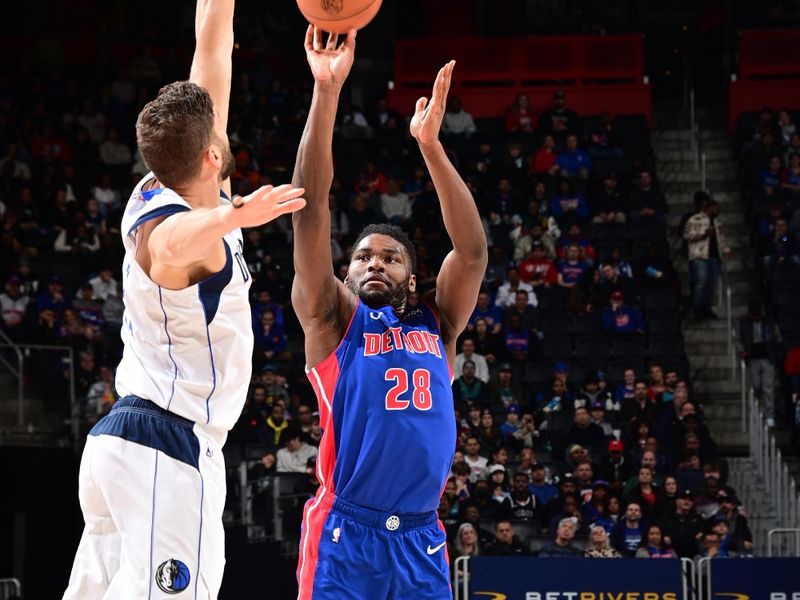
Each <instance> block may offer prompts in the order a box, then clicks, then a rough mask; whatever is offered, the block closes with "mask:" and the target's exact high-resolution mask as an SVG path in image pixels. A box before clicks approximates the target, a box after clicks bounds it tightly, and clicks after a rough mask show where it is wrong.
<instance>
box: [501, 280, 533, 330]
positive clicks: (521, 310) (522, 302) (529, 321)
mask: <svg viewBox="0 0 800 600" xmlns="http://www.w3.org/2000/svg"><path fill="white" fill-rule="evenodd" d="M531 297H534V298H535V297H536V294H535V292H533V291H531V292H528V291H526V290H517V292H516V293H515V294H514V304H512V305H511V306H510V307H508V308H507V309H506V311H505V316H504V318H503V328H504V329H506V330H508V328H509V327H510V326H511V317H513V316H516V317H518V318H519V320H520V322H521V323H522V327H523V328H524V329H525V330H526V331H528V332H529V333H530V334H531V336H532V337H531V341H533V336H535V337H536V338H537V339H541V338H542V334H541V333H540V332H539V331H538V327H539V312H538V311H537V310H536V308H534V307H533V305H532V304H530V302H529V301H530V299H531ZM537 304H538V299H537Z"/></svg>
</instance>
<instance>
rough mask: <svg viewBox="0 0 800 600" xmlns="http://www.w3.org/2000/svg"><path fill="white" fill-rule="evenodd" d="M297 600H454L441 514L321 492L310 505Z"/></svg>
mask: <svg viewBox="0 0 800 600" xmlns="http://www.w3.org/2000/svg"><path fill="white" fill-rule="evenodd" d="M297 581H298V585H299V594H298V600H312V599H313V600H450V599H451V598H452V592H451V590H450V571H449V566H448V556H447V536H446V534H445V531H444V528H443V527H442V525H441V523H439V520H438V518H437V515H436V512H430V513H413V514H391V513H385V512H381V511H377V510H372V509H369V508H364V507H362V506H356V505H354V504H351V503H349V502H345V501H344V500H341V499H339V498H337V497H336V496H334V495H333V494H331V493H330V492H327V491H325V490H323V489H322V488H320V490H319V492H318V493H317V496H316V497H315V498H312V499H311V500H309V501H308V502H307V503H306V506H305V510H304V511H303V526H302V532H301V536H300V559H299V562H298V567H297Z"/></svg>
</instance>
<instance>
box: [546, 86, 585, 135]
mask: <svg viewBox="0 0 800 600" xmlns="http://www.w3.org/2000/svg"><path fill="white" fill-rule="evenodd" d="M539 123H540V124H541V127H542V131H543V132H544V133H546V134H551V135H554V136H556V137H560V138H561V139H563V136H565V135H566V134H568V133H579V132H578V128H579V122H578V115H577V113H576V112H575V111H574V110H572V109H571V108H568V107H567V95H566V94H565V93H564V91H563V90H557V91H556V92H555V93H553V104H552V106H551V107H550V108H549V109H548V110H546V111H545V112H544V113H542V118H541V119H539Z"/></svg>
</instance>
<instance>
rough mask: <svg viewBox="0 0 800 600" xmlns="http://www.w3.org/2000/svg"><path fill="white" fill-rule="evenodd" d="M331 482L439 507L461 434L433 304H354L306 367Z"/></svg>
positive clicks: (364, 495)
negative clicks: (338, 332) (344, 324)
mask: <svg viewBox="0 0 800 600" xmlns="http://www.w3.org/2000/svg"><path fill="white" fill-rule="evenodd" d="M308 376H309V379H310V380H311V384H312V386H313V387H314V390H315V392H316V394H317V399H318V401H319V407H320V425H321V427H322V428H323V436H322V439H321V442H320V449H319V456H318V458H317V476H318V478H319V480H320V483H321V484H322V487H323V489H324V490H325V491H328V492H331V493H334V494H336V496H338V497H339V498H342V499H343V500H346V501H348V502H352V503H354V504H357V505H360V506H364V507H368V508H373V509H376V510H382V511H389V512H394V513H417V512H427V511H432V510H436V508H437V507H438V506H439V498H440V496H441V493H442V489H443V488H444V484H445V482H446V481H447V477H448V474H449V473H450V467H451V465H452V460H453V454H454V451H455V443H456V428H455V418H454V416H453V393H452V388H451V381H452V374H451V371H450V367H449V364H448V362H447V357H446V355H445V350H444V344H443V342H442V339H441V333H440V327H439V322H438V319H437V316H436V314H435V313H434V312H433V309H431V307H429V306H419V307H417V308H415V309H412V310H411V311H409V312H408V313H407V314H405V315H403V316H402V317H400V316H398V315H397V314H395V311H394V309H393V308H392V307H390V306H383V307H381V308H369V307H368V306H366V305H365V304H363V303H361V302H360V301H359V302H358V303H357V305H356V308H355V312H354V313H353V316H352V319H351V322H350V325H349V327H348V328H347V331H346V332H345V335H344V337H343V339H342V341H341V343H340V344H339V346H338V348H337V349H336V350H335V351H334V352H333V353H332V354H331V355H330V356H328V357H327V358H326V359H325V360H323V361H322V362H321V363H320V364H319V365H317V366H316V367H315V368H313V369H311V370H310V371H309V374H308Z"/></svg>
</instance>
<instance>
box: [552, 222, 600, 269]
mask: <svg viewBox="0 0 800 600" xmlns="http://www.w3.org/2000/svg"><path fill="white" fill-rule="evenodd" d="M572 244H577V245H578V247H579V248H580V249H581V256H580V258H581V260H584V261H586V262H587V263H588V264H590V265H593V264H594V263H595V261H596V259H597V253H596V252H595V249H594V246H592V242H591V240H590V239H589V238H588V237H586V235H584V233H583V230H582V229H581V226H580V225H579V224H577V223H573V224H572V225H570V226H569V229H568V230H567V232H566V233H565V234H564V235H562V236H561V239H560V240H558V243H557V244H556V256H557V257H558V258H564V255H565V253H566V249H567V248H569V247H570V246H571V245H572Z"/></svg>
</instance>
